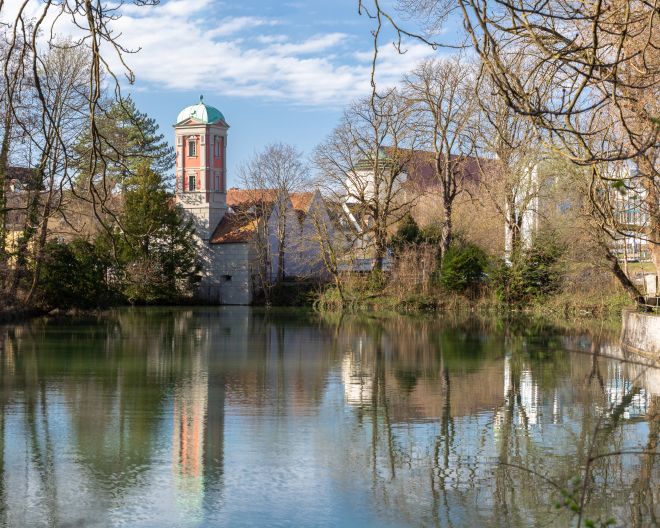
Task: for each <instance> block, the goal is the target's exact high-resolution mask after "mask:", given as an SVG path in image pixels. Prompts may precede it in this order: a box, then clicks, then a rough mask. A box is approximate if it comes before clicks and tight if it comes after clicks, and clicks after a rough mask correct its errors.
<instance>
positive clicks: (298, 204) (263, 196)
mask: <svg viewBox="0 0 660 528" xmlns="http://www.w3.org/2000/svg"><path fill="white" fill-rule="evenodd" d="M289 197H290V199H291V203H292V205H293V208H294V209H295V210H296V213H297V215H298V219H299V220H301V221H302V219H303V217H304V215H305V213H307V211H308V210H309V206H310V204H311V203H312V199H313V198H314V193H312V192H299V193H291V194H290V195H289ZM276 198H277V192H276V191H275V189H235V188H233V189H228V190H227V206H228V207H231V209H232V210H231V211H228V212H227V213H226V214H225V216H224V217H223V218H222V220H221V221H220V223H219V224H218V226H217V227H216V228H215V231H214V232H213V235H212V236H211V240H210V241H209V242H210V243H211V244H239V243H243V242H248V241H249V240H250V238H251V237H252V236H253V235H254V233H255V231H256V229H257V222H258V221H259V219H260V217H261V216H262V215H263V214H269V211H270V210H271V209H270V207H271V206H272V204H273V203H274V202H275V200H276ZM252 206H255V207H256V211H255V213H254V214H248V213H247V211H248V209H249V208H250V207H252ZM259 211H260V212H259Z"/></svg>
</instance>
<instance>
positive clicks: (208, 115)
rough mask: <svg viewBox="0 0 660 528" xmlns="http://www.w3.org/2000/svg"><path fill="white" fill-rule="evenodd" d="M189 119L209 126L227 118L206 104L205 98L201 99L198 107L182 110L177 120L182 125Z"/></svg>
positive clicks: (193, 106)
mask: <svg viewBox="0 0 660 528" xmlns="http://www.w3.org/2000/svg"><path fill="white" fill-rule="evenodd" d="M188 118H193V119H196V120H197V121H201V122H202V123H208V124H212V123H217V122H218V121H224V120H225V116H223V115H222V112H220V110H218V109H217V108H214V107H212V106H209V105H207V104H204V96H200V97H199V103H197V104H196V105H192V106H189V107H187V108H184V109H183V110H181V112H179V116H178V117H177V118H176V122H177V123H181V121H185V120H186V119H188Z"/></svg>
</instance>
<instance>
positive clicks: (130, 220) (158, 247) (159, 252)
mask: <svg viewBox="0 0 660 528" xmlns="http://www.w3.org/2000/svg"><path fill="white" fill-rule="evenodd" d="M120 219H121V224H122V226H123V228H124V233H123V235H122V236H120V237H119V238H118V244H117V245H118V247H119V260H120V262H121V264H122V272H123V277H124V280H123V288H122V289H123V293H124V295H125V296H126V298H127V299H128V300H129V301H130V302H141V303H154V302H166V301H171V300H176V298H178V297H182V296H185V295H187V294H189V293H190V292H191V290H192V289H193V288H194V286H195V284H196V283H197V282H198V281H199V273H200V270H201V263H200V260H199V256H198V248H197V245H196V242H195V237H194V227H193V223H192V220H191V219H186V218H185V217H184V216H183V211H182V210H181V209H180V208H178V207H176V206H174V205H173V199H172V196H171V195H170V194H169V193H168V192H167V189H166V187H165V183H164V181H163V178H162V177H161V176H160V174H159V173H157V172H155V171H154V170H152V169H151V168H150V167H149V166H148V165H147V164H146V163H145V164H141V165H139V166H138V167H137V169H136V171H135V174H133V175H131V176H129V177H128V178H127V179H126V181H125V185H124V208H123V212H122V214H121V217H120Z"/></svg>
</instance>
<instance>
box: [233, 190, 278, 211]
mask: <svg viewBox="0 0 660 528" xmlns="http://www.w3.org/2000/svg"><path fill="white" fill-rule="evenodd" d="M276 197H277V193H276V192H275V189H229V190H228V191H227V206H228V207H232V208H235V207H237V206H242V205H252V204H256V203H273V202H274V201H275V198H276Z"/></svg>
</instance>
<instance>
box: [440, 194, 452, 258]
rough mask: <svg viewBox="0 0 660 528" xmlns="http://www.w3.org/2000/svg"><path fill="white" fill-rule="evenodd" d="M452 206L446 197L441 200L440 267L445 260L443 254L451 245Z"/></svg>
mask: <svg viewBox="0 0 660 528" xmlns="http://www.w3.org/2000/svg"><path fill="white" fill-rule="evenodd" d="M452 206H453V204H452V203H451V201H450V200H448V199H446V198H445V199H444V200H443V203H442V208H443V218H442V232H441V234H440V267H442V264H443V262H444V260H445V255H446V254H447V250H448V249H449V246H450V245H451V241H452V235H453V231H452V223H451V212H452Z"/></svg>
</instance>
